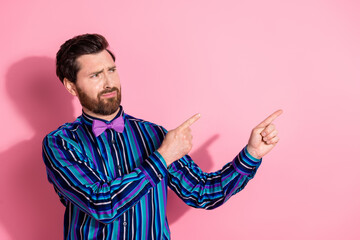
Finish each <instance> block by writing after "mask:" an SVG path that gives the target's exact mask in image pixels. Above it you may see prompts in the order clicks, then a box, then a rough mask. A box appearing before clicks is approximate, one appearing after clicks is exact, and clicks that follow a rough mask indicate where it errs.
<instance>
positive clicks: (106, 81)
mask: <svg viewBox="0 0 360 240" xmlns="http://www.w3.org/2000/svg"><path fill="white" fill-rule="evenodd" d="M112 85H113V84H112V81H111V77H110V76H109V74H107V73H105V74H104V88H105V89H106V88H112Z"/></svg>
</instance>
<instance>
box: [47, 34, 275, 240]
mask: <svg viewBox="0 0 360 240" xmlns="http://www.w3.org/2000/svg"><path fill="white" fill-rule="evenodd" d="M107 47H108V43H107V41H106V40H105V38H104V37H102V36H101V35H97V34H85V35H80V36H76V37H74V38H72V39H70V40H68V41H66V42H65V43H64V44H63V45H62V46H61V48H60V50H59V51H58V53H57V58H56V61H57V62H56V73H57V75H58V77H59V78H60V80H61V81H62V82H63V84H64V86H65V88H66V89H67V90H68V91H69V92H70V93H71V94H72V95H74V96H76V97H78V99H79V101H80V103H81V105H82V109H83V114H82V115H81V116H79V117H78V118H77V119H76V120H75V121H74V122H72V123H66V124H64V125H62V126H61V127H59V128H58V129H57V130H55V131H53V132H51V133H50V134H48V135H47V136H46V137H45V139H44V141H43V159H44V162H45V165H46V171H47V175H48V179H49V181H50V183H52V184H53V186H54V188H55V191H56V192H57V194H58V195H59V197H60V199H61V201H62V203H63V204H64V205H65V207H66V210H65V216H64V238H65V239H170V230H169V226H168V223H167V219H166V201H167V187H168V186H169V187H170V188H171V189H172V190H173V191H175V192H176V194H177V195H178V196H179V197H180V198H181V199H183V200H184V202H185V203H186V204H188V205H190V206H193V207H198V208H205V209H213V208H216V207H218V206H220V205H221V204H223V203H224V202H225V201H227V200H228V199H229V198H230V197H231V196H232V195H234V194H235V193H237V192H239V191H240V190H241V189H243V188H244V187H245V185H246V184H247V182H248V181H249V180H250V179H251V178H253V176H254V174H255V172H256V170H257V168H258V167H259V165H260V163H261V158H262V157H263V156H264V155H265V154H266V153H268V152H269V151H270V150H271V149H272V148H273V147H274V146H275V145H276V143H277V142H278V141H279V138H278V136H277V130H276V129H275V127H274V125H273V124H272V121H273V120H274V119H275V118H276V117H277V116H279V115H280V114H281V112H282V111H281V110H279V111H277V112H275V113H274V114H272V115H271V116H270V117H268V118H267V119H266V120H265V121H263V122H262V123H261V124H259V125H258V126H257V127H255V128H254V129H253V131H252V133H251V136H250V139H249V143H248V145H247V146H246V147H245V148H244V149H243V150H242V151H241V152H240V153H239V154H238V155H237V156H236V157H235V159H234V160H233V161H232V162H229V163H228V164H226V165H225V166H224V167H223V168H222V169H221V170H219V171H217V172H214V173H204V172H202V171H201V169H200V168H199V167H198V166H197V165H196V164H195V163H194V162H193V160H192V159H191V158H190V156H188V155H187V153H188V152H189V151H190V149H191V147H192V144H191V139H192V136H191V133H190V126H191V125H192V124H193V123H194V122H195V121H196V120H198V119H199V117H200V115H199V114H196V115H194V116H193V117H191V118H190V119H188V120H187V121H185V122H184V123H183V124H181V125H180V126H179V127H178V128H176V129H174V130H171V131H169V132H167V131H166V130H165V129H164V128H163V127H161V126H158V125H156V124H153V123H150V122H147V121H144V120H141V119H137V118H134V117H132V116H130V115H128V114H126V113H125V112H124V110H123V108H122V106H121V105H120V102H121V87H120V79H119V75H118V73H117V70H116V66H115V57H114V55H113V54H112V53H111V52H110V51H109V50H108V49H107Z"/></svg>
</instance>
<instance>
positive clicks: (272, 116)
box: [257, 109, 283, 127]
mask: <svg viewBox="0 0 360 240" xmlns="http://www.w3.org/2000/svg"><path fill="white" fill-rule="evenodd" d="M282 113H283V110H281V109H280V110H277V111H276V112H274V113H273V114H271V115H270V116H269V117H267V118H266V119H265V120H264V121H262V122H261V123H260V124H259V125H257V127H266V126H267V125H269V124H270V123H272V122H273V121H274V120H275V119H276V118H277V117H278V116H280V115H281V114H282Z"/></svg>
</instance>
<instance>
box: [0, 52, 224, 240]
mask: <svg viewBox="0 0 360 240" xmlns="http://www.w3.org/2000/svg"><path fill="white" fill-rule="evenodd" d="M6 90H7V93H8V95H9V97H10V98H11V100H12V101H13V102H14V103H15V106H16V107H17V109H16V110H18V111H19V113H20V114H21V116H22V117H23V118H24V119H25V120H26V121H27V122H28V123H29V125H30V126H31V127H32V128H33V131H34V132H35V134H34V136H33V137H32V138H31V139H30V140H26V141H23V142H20V143H18V144H17V145H15V146H13V147H12V148H10V149H8V150H6V151H4V152H2V153H0V159H1V161H0V164H1V165H0V178H1V179H0V192H1V199H0V226H2V227H3V228H5V231H6V232H7V233H8V234H9V236H10V237H11V239H14V240H18V239H36V240H38V239H62V238H63V214H64V210H65V209H64V207H63V205H62V204H61V203H60V201H59V199H58V197H57V195H56V194H55V192H54V190H53V189H52V186H51V184H49V183H48V181H47V177H46V171H45V165H44V164H43V160H42V155H41V146H42V140H43V138H44V136H45V135H46V134H48V133H49V132H51V131H52V130H55V129H56V128H57V127H59V126H60V125H62V124H63V123H65V122H71V121H73V120H74V116H73V107H72V106H73V105H72V96H71V95H70V94H68V92H67V91H66V90H65V89H64V88H63V87H62V85H61V83H60V81H59V79H58V78H57V77H56V75H55V60H54V59H51V58H48V57H28V58H25V59H23V60H21V61H19V62H16V63H15V64H13V65H12V66H11V67H10V68H9V70H8V73H7V75H6ZM11 127H14V128H16V126H11ZM217 138H218V135H214V136H213V137H212V138H210V139H209V140H208V141H207V142H205V143H204V144H203V145H202V146H201V147H200V148H198V149H196V150H195V151H194V152H193V154H191V156H192V157H193V159H194V161H195V162H196V163H197V164H198V165H199V166H200V167H201V168H202V169H203V170H204V171H208V170H210V169H211V167H212V165H213V162H212V160H211V158H210V155H209V153H208V150H207V149H208V147H209V145H211V143H212V142H214V141H215V140H216V139H217ZM189 209H190V207H188V206H187V205H185V203H183V202H182V201H181V200H180V199H179V198H178V197H177V196H176V195H175V193H174V192H173V191H171V190H169V196H168V206H167V213H168V220H169V224H172V223H175V222H176V221H177V220H178V219H180V217H181V216H183V215H184V214H185V213H186V212H187V211H188V210H189Z"/></svg>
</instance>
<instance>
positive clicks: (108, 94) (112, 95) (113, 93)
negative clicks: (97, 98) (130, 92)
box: [101, 91, 116, 98]
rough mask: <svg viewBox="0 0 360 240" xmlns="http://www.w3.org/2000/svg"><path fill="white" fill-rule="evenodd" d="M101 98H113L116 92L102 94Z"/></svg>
mask: <svg viewBox="0 0 360 240" xmlns="http://www.w3.org/2000/svg"><path fill="white" fill-rule="evenodd" d="M101 96H102V97H105V98H110V97H115V96H116V91H112V92H108V93H104V94H102V95H101Z"/></svg>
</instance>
